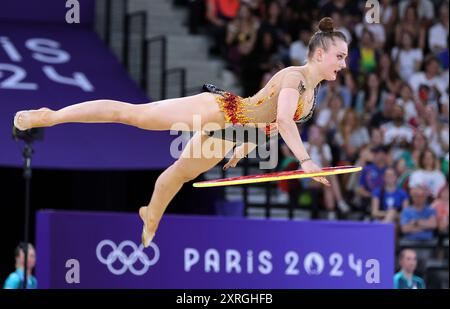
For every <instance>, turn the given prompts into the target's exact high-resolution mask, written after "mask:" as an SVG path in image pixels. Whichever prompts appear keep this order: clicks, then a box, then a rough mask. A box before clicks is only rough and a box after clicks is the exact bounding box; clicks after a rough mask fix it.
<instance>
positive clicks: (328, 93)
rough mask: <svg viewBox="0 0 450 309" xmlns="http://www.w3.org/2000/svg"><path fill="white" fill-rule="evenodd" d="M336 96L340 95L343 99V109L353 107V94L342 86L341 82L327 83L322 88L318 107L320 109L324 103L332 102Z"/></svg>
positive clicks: (319, 93)
mask: <svg viewBox="0 0 450 309" xmlns="http://www.w3.org/2000/svg"><path fill="white" fill-rule="evenodd" d="M335 95H339V96H341V98H342V103H343V107H345V108H347V107H350V106H351V105H352V94H351V92H350V90H349V89H348V88H347V87H346V86H345V85H342V84H341V82H340V80H334V81H327V82H326V84H325V85H324V86H322V87H320V89H319V91H318V92H317V98H316V101H317V106H318V107H320V105H321V104H322V102H323V101H326V100H328V101H329V100H330V99H331V98H333V97H334V96H335Z"/></svg>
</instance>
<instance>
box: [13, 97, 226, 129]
mask: <svg viewBox="0 0 450 309" xmlns="http://www.w3.org/2000/svg"><path fill="white" fill-rule="evenodd" d="M195 115H198V116H200V117H201V118H200V119H201V122H202V123H207V122H214V123H218V124H219V125H221V126H223V125H224V121H225V120H224V117H223V113H222V112H221V111H220V108H219V106H218V104H216V103H215V97H214V95H213V94H211V93H207V92H205V93H200V94H197V95H193V96H189V97H183V98H177V99H168V100H162V101H157V102H152V103H148V104H130V103H124V102H120V101H114V100H95V101H88V102H83V103H79V104H74V105H70V106H67V107H65V108H62V109H60V110H57V111H53V110H50V109H48V108H41V109H38V110H31V111H20V112H18V113H17V114H16V116H15V117H14V125H15V126H16V127H17V128H18V129H19V130H26V129H31V128H36V127H50V126H54V125H57V124H62V123H69V122H81V123H105V122H109V123H122V124H127V125H132V126H135V127H138V128H141V129H146V130H170V129H171V127H172V125H173V124H174V123H183V124H185V125H187V126H188V127H189V129H192V128H193V127H194V120H193V119H194V116H195Z"/></svg>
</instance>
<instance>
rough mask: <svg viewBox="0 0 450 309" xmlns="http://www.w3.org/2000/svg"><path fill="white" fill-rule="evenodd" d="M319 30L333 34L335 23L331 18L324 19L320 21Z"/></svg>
mask: <svg viewBox="0 0 450 309" xmlns="http://www.w3.org/2000/svg"><path fill="white" fill-rule="evenodd" d="M319 30H320V31H323V32H332V31H333V30H334V21H333V19H332V18H331V17H324V18H322V19H321V20H320V21H319Z"/></svg>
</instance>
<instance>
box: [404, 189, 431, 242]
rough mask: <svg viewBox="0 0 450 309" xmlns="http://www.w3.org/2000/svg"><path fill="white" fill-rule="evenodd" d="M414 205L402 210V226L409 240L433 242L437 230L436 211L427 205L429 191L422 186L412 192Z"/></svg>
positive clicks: (405, 237) (405, 236)
mask: <svg viewBox="0 0 450 309" xmlns="http://www.w3.org/2000/svg"><path fill="white" fill-rule="evenodd" d="M410 195H411V199H412V204H411V206H410V207H407V208H405V209H403V210H402V213H401V215H400V226H401V231H402V233H403V238H404V239H407V240H431V239H433V237H434V235H433V233H434V231H435V230H436V228H437V220H436V211H435V210H434V209H433V208H431V207H429V206H428V205H427V197H428V193H427V189H426V188H424V187H421V186H417V187H413V188H411V190H410Z"/></svg>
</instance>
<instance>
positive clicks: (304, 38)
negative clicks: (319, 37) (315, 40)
mask: <svg viewBox="0 0 450 309" xmlns="http://www.w3.org/2000/svg"><path fill="white" fill-rule="evenodd" d="M310 37H311V30H309V29H300V31H299V32H298V40H297V41H295V42H293V43H292V44H291V46H290V47H289V58H290V60H291V64H292V65H304V64H305V62H306V59H307V56H308V42H309V39H310Z"/></svg>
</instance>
